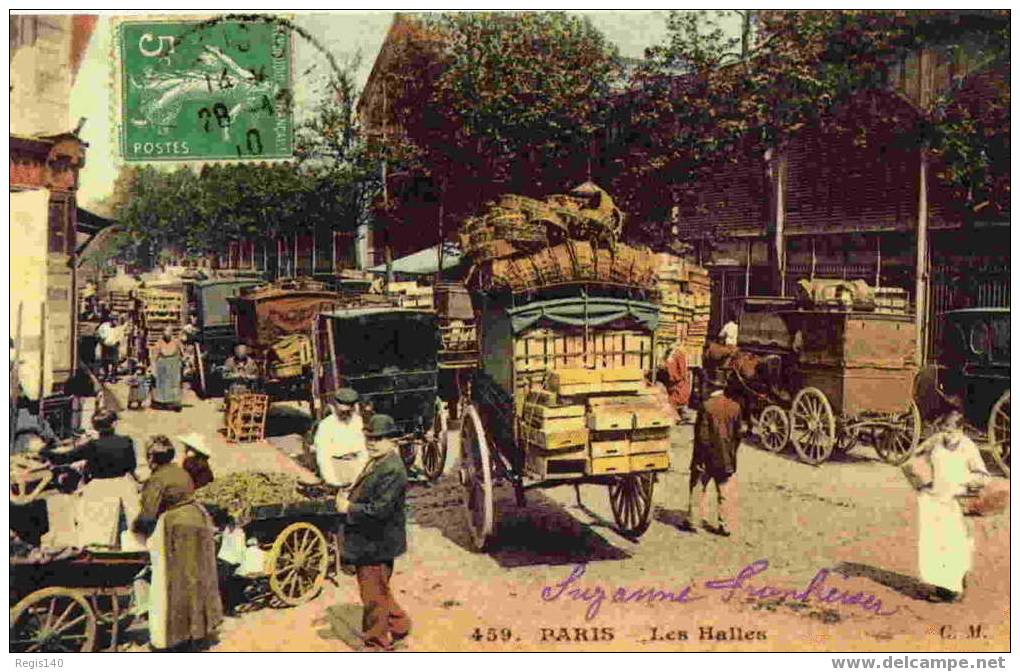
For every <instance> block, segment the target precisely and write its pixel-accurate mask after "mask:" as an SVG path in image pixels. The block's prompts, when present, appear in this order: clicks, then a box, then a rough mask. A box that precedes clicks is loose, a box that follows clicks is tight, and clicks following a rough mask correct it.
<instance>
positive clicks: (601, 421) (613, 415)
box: [588, 406, 634, 432]
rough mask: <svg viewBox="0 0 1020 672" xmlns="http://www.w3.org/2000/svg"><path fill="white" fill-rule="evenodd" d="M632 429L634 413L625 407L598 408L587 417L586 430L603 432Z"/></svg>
mask: <svg viewBox="0 0 1020 672" xmlns="http://www.w3.org/2000/svg"><path fill="white" fill-rule="evenodd" d="M633 427H634V412H633V411H632V410H631V409H630V408H629V407H627V406H621V407H617V406H599V407H596V408H593V409H592V412H591V414H589V415H588V429H591V430H594V431H597V432H605V431H611V430H630V429H633Z"/></svg>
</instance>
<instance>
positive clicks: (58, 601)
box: [10, 550, 149, 653]
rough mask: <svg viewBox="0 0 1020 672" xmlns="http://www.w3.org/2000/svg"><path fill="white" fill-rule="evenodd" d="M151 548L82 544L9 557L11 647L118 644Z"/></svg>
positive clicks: (68, 648)
mask: <svg viewBox="0 0 1020 672" xmlns="http://www.w3.org/2000/svg"><path fill="white" fill-rule="evenodd" d="M148 563H149V554H148V552H119V551H109V552H102V551H94V550H83V551H80V552H76V553H73V554H70V555H67V554H64V555H61V556H60V557H59V559H53V560H46V559H39V558H18V557H11V559H10V577H11V588H10V603H11V610H10V647H11V651H12V652H17V653H43V652H54V653H75V652H79V651H93V650H94V649H95V648H96V646H97V644H98V643H99V642H103V643H104V644H105V645H106V646H108V647H109V648H110V649H116V647H117V644H118V642H119V637H120V633H121V632H122V629H123V627H124V625H125V623H124V621H125V619H126V618H127V617H129V616H130V613H129V604H130V602H131V596H132V594H133V585H134V581H135V578H136V577H137V576H138V575H139V574H140V573H141V571H142V570H143V569H145V567H146V566H147V565H148Z"/></svg>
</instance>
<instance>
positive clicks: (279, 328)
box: [227, 278, 341, 404]
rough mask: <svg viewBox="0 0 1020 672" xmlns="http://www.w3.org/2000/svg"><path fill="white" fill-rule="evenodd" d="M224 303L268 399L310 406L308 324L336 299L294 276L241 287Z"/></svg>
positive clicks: (315, 284) (321, 287) (322, 287)
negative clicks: (258, 369) (259, 373)
mask: <svg viewBox="0 0 1020 672" xmlns="http://www.w3.org/2000/svg"><path fill="white" fill-rule="evenodd" d="M227 300H228V301H229V302H230V305H231V309H232V311H233V314H234V319H235V326H236V329H237V336H238V340H240V341H241V342H242V343H244V344H246V345H248V346H249V347H250V348H251V349H252V350H253V353H254V355H255V358H256V359H257V360H258V361H259V362H260V365H261V368H262V371H263V373H264V380H263V385H264V388H265V391H266V393H267V394H268V395H269V397H270V399H271V400H279V401H284V400H300V401H307V402H309V404H311V403H313V398H312V392H311V387H310V382H311V369H312V343H311V339H310V334H311V328H312V323H313V322H314V321H315V317H316V315H318V314H319V313H321V312H326V311H329V310H333V309H335V308H336V307H337V306H338V305H339V304H340V303H341V298H340V295H339V294H337V293H336V292H333V291H329V290H327V289H326V286H325V285H324V284H322V283H320V282H314V281H311V280H304V279H300V278H299V279H289V280H285V281H279V282H277V283H275V284H272V285H261V286H258V287H248V288H242V289H241V290H240V294H239V295H238V296H232V297H229V298H228V299H227Z"/></svg>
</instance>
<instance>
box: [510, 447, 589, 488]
mask: <svg viewBox="0 0 1020 672" xmlns="http://www.w3.org/2000/svg"><path fill="white" fill-rule="evenodd" d="M525 445H526V451H525V452H526V457H525V459H524V470H525V472H527V473H528V475H530V476H533V477H535V478H538V479H542V480H549V479H556V478H576V477H578V476H584V475H585V474H587V473H588V471H589V469H590V460H589V458H588V449H587V448H580V449H578V450H573V451H570V452H563V453H549V452H546V451H544V450H542V449H541V448H539V447H538V446H535V445H533V444H525Z"/></svg>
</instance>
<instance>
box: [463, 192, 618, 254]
mask: <svg viewBox="0 0 1020 672" xmlns="http://www.w3.org/2000/svg"><path fill="white" fill-rule="evenodd" d="M623 221H624V215H623V213H622V212H621V211H620V209H619V208H617V207H616V205H615V204H614V203H613V199H612V198H611V197H610V196H609V194H608V193H606V192H605V191H604V190H603V189H601V188H600V187H598V186H597V185H595V184H593V183H591V182H585V183H584V184H582V185H580V186H578V187H577V188H575V189H574V190H572V191H571V192H570V193H569V194H555V195H553V196H549V197H548V198H546V199H545V200H544V201H541V200H538V199H534V198H528V197H526V196H518V195H515V194H506V195H503V196H501V197H500V198H499V200H498V201H495V202H491V203H488V204H487V205H486V211H485V213H484V214H483V215H481V216H479V217H472V218H469V219H468V220H467V221H466V222H465V223H464V226H463V228H462V229H461V233H460V244H461V249H462V250H464V253H465V254H467V255H468V256H469V257H471V258H472V259H473V260H474V261H475V262H476V263H479V262H484V261H490V260H492V259H501V258H505V257H509V256H513V255H516V254H527V253H531V252H534V251H536V250H539V249H541V248H543V247H547V246H555V245H558V244H560V243H563V242H565V241H567V240H587V241H591V242H592V243H594V244H595V245H597V246H598V245H606V246H610V247H612V246H613V245H614V244H615V243H616V241H617V240H619V238H620V233H621V232H622V230H623Z"/></svg>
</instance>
